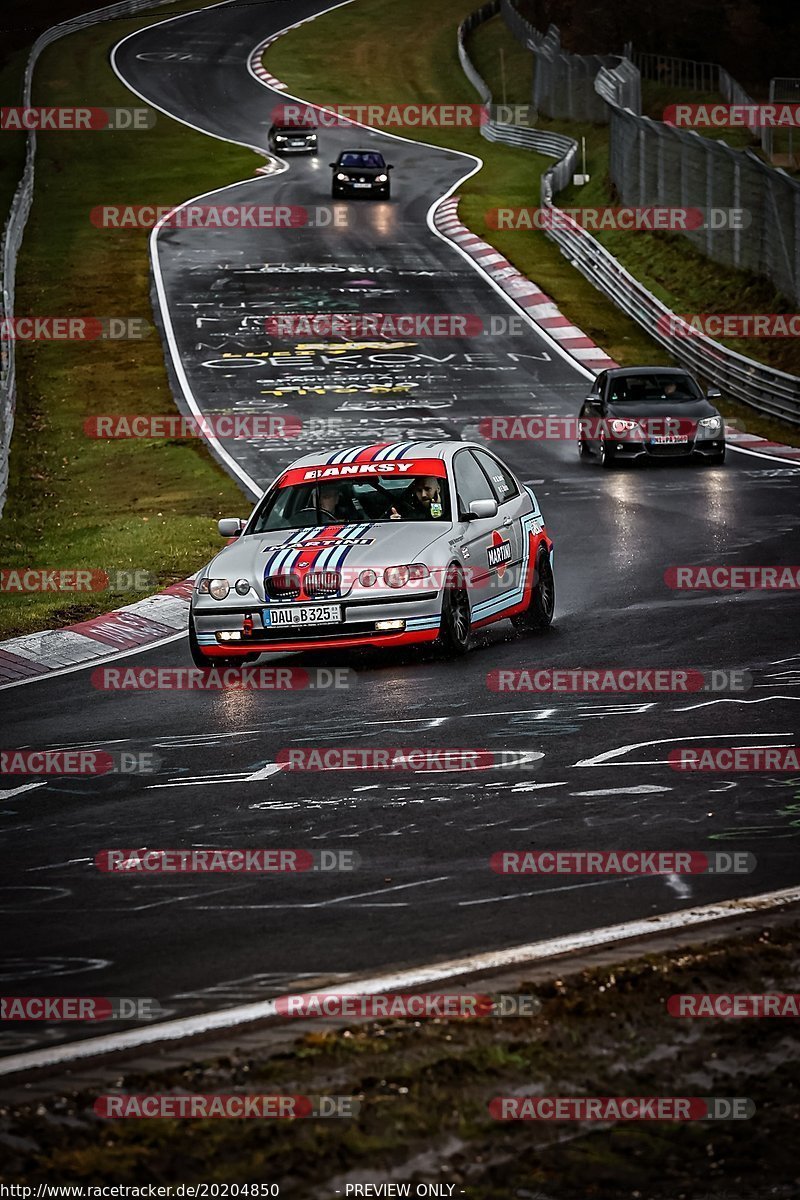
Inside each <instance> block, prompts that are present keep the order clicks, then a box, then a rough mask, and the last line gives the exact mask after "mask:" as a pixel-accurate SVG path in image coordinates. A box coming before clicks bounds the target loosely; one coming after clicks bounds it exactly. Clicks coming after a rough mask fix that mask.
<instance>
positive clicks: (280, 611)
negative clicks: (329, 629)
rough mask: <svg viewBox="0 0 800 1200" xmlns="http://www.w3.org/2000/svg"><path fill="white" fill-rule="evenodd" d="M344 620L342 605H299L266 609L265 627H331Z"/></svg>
mask: <svg viewBox="0 0 800 1200" xmlns="http://www.w3.org/2000/svg"><path fill="white" fill-rule="evenodd" d="M341 619H342V606H341V604H298V605H297V607H296V608H265V609H264V625H265V627H266V628H267V629H274V628H275V626H276V625H331V624H333V623H335V622H336V621H341Z"/></svg>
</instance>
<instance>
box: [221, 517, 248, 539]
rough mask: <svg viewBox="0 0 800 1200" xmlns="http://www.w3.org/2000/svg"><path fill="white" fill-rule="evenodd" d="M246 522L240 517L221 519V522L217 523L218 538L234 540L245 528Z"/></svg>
mask: <svg viewBox="0 0 800 1200" xmlns="http://www.w3.org/2000/svg"><path fill="white" fill-rule="evenodd" d="M245 524H246V522H245V521H243V520H242V519H241V517H223V518H222V520H221V521H217V529H218V530H219V536H220V537H224V538H235V537H238V536H239V534H240V533H241V532H242V530H243V529H244V527H245Z"/></svg>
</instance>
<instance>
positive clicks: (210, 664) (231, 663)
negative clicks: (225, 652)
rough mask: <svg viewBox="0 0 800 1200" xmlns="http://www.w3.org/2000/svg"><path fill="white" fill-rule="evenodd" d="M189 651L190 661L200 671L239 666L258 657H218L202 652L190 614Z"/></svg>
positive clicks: (249, 655)
mask: <svg viewBox="0 0 800 1200" xmlns="http://www.w3.org/2000/svg"><path fill="white" fill-rule="evenodd" d="M189 653H190V654H191V656H192V662H193V663H194V665H195V666H196V667H199V668H200V670H201V671H211V670H213V669H214V668H216V669H217V670H222V669H224V668H227V667H240V666H242V665H243V663H246V662H254V661H255V659H257V658H258V655H257V654H248V655H247V657H246V658H245V657H241V658H220V657H219V656H218V655H216V654H215V655H214V657H213V658H212V657H211V656H210V655H207V654H203V651H202V650H201V649H200V643H199V642H198V640H197V631H196V629H195V627H194V621H193V620H192V618H191V616H190V617H189Z"/></svg>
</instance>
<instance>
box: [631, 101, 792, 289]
mask: <svg viewBox="0 0 800 1200" xmlns="http://www.w3.org/2000/svg"><path fill="white" fill-rule="evenodd" d="M609 111H610V113H611V128H610V138H609V168H608V173H609V177H610V179H611V180H612V182H613V183H614V185H615V187H616V189H617V191H618V193H619V195H620V197H621V199H622V201H623V202H624V203H625V204H630V205H650V204H657V205H659V206H665V207H671V206H674V207H676V208H682V209H700V210H701V211H703V213H704V215H705V224H704V225H703V226H702V227H700V228H687V229H685V230H683V231H682V232H683V236H684V237H686V238H688V240H689V241H690V242H692V243H693V244H694V245H695V246H697V248H698V249H699V250H701V251H702V252H703V254H705V255H706V256H707V257H708V258H710V259H713V261H714V262H718V263H722V264H723V265H724V266H728V267H735V268H737V269H739V270H745V271H752V272H754V273H755V274H759V275H765V276H766V277H767V278H768V279H769V280H771V282H772V283H773V284H774V285H775V287H776V288H777V289H778V290H779V291H780V292H782V293H783V295H784V296H788V297H790V298H791V299H792V300H793V301H794V302H795V303H800V182H798V181H797V180H794V179H792V178H791V177H790V176H789V175H787V174H786V172H785V171H780V170H776V169H775V168H774V167H770V166H768V165H767V164H766V163H764V162H762V161H761V159H760V158H758V157H757V155H755V154H754V153H753V152H752V151H750V150H744V151H743V150H733V149H731V147H730V146H727V145H726V144H725V143H724V142H718V141H713V140H711V139H710V138H704V137H701V136H700V135H699V134H697V133H695V132H694V131H693V130H683V129H676V128H674V127H673V126H670V125H664V124H662V123H661V122H660V121H652V120H650V118H649V117H641V116H637V115H635V114H634V113H631V112H628V111H627V110H625V109H623V108H619V107H617V106H615V105H614V104H609ZM687 224H688V225H691V222H687Z"/></svg>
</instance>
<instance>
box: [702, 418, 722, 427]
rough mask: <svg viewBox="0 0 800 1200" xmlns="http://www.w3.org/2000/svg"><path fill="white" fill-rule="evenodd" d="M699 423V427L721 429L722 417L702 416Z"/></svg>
mask: <svg viewBox="0 0 800 1200" xmlns="http://www.w3.org/2000/svg"><path fill="white" fill-rule="evenodd" d="M699 425H700V428H701V429H721V428H722V417H702V418H701V420H700V421H699Z"/></svg>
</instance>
